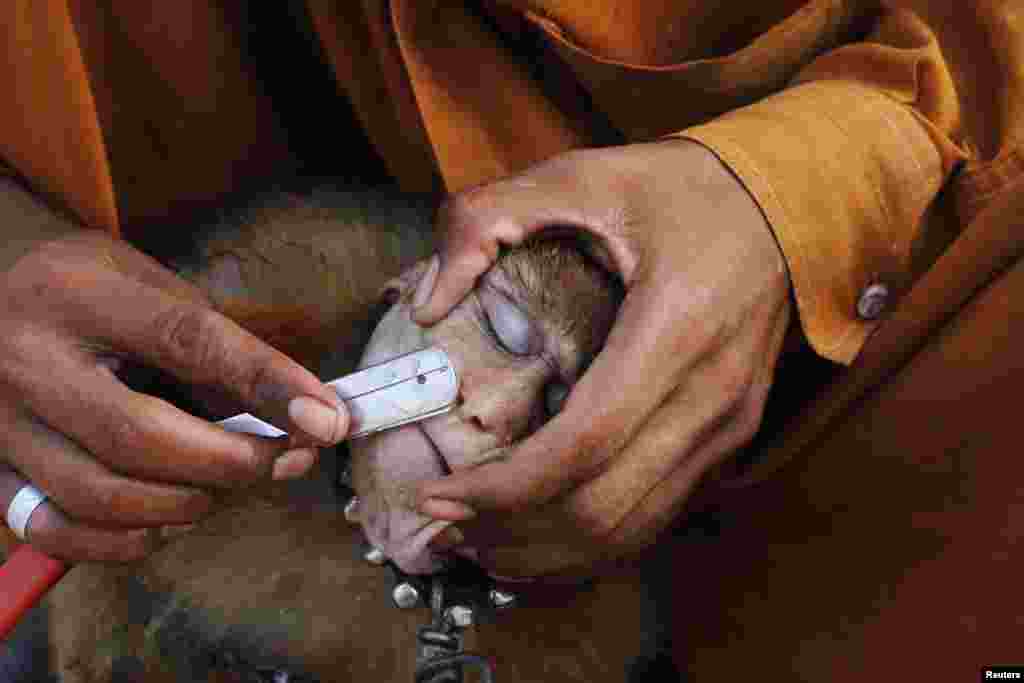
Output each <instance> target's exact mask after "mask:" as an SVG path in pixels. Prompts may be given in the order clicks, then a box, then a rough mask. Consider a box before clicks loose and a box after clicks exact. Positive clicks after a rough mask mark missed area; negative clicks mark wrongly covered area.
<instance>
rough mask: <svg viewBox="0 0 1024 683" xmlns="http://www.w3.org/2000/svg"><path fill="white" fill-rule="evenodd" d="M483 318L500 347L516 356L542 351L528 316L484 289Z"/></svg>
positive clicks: (515, 306)
mask: <svg viewBox="0 0 1024 683" xmlns="http://www.w3.org/2000/svg"><path fill="white" fill-rule="evenodd" d="M480 303H481V308H482V309H483V318H484V322H485V325H486V327H488V328H489V329H488V332H489V333H490V334H491V335H492V336H493V337H494V339H495V340H496V341H497V342H498V344H499V345H500V346H501V348H502V349H503V350H505V351H507V352H509V353H511V354H512V355H514V356H528V355H531V354H535V353H537V352H538V351H539V348H538V347H539V345H540V340H539V339H538V338H537V337H538V335H537V332H536V331H535V330H534V326H533V322H532V321H531V320H530V318H529V316H528V315H526V313H525V312H523V310H522V309H521V308H519V306H517V305H516V304H515V303H513V302H512V301H511V300H510V299H509V298H508V297H507V296H505V295H504V294H502V293H499V292H496V291H493V290H492V289H491V288H485V289H483V290H482V291H481V292H480Z"/></svg>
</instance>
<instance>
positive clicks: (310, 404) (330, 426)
mask: <svg viewBox="0 0 1024 683" xmlns="http://www.w3.org/2000/svg"><path fill="white" fill-rule="evenodd" d="M288 417H290V418H291V419H292V421H293V422H294V423H295V424H297V425H298V426H299V428H300V429H302V431H304V432H306V433H307V434H309V435H310V436H313V437H316V438H317V439H320V440H321V441H323V442H324V443H326V444H331V445H333V444H336V443H338V442H339V441H341V438H342V437H343V436H344V434H343V433H342V429H341V414H340V413H339V412H338V411H337V410H336V409H334V408H332V407H331V406H328V405H327V404H325V403H321V402H320V401H318V400H317V399H315V398H311V397H309V396H299V397H297V398H293V399H292V400H291V401H290V402H289V403H288Z"/></svg>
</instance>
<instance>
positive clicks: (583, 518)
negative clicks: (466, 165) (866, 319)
mask: <svg viewBox="0 0 1024 683" xmlns="http://www.w3.org/2000/svg"><path fill="white" fill-rule="evenodd" d="M439 227H440V229H441V230H442V232H443V233H444V234H445V236H446V240H445V247H444V250H443V253H442V267H441V270H440V273H439V275H438V276H437V279H436V283H430V282H428V281H426V280H429V279H430V278H425V281H424V283H423V289H424V290H427V288H429V287H431V285H433V293H432V296H431V298H430V299H429V300H428V301H427V303H426V304H425V305H424V306H423V307H422V308H420V309H418V311H417V320H418V322H420V323H421V324H430V323H432V322H435V321H437V320H438V319H439V318H440V317H442V316H443V315H444V314H445V313H446V312H447V311H448V310H449V309H450V308H451V307H452V306H454V305H455V304H456V303H457V302H458V301H459V300H460V299H462V297H464V296H465V295H466V294H467V293H468V292H469V291H470V289H471V288H472V286H473V283H474V281H475V279H476V278H477V277H478V276H479V275H481V274H482V273H483V272H485V271H486V270H487V269H488V268H489V267H490V266H491V264H493V263H494V261H495V259H496V257H497V255H498V250H499V246H500V245H515V244H519V243H520V242H522V241H523V240H524V239H525V238H526V237H528V236H529V235H531V234H534V233H537V232H538V231H542V230H546V229H551V228H559V229H565V228H567V227H568V228H573V229H575V230H576V231H577V232H579V233H581V234H584V235H586V236H588V237H590V238H592V242H593V251H594V254H595V256H597V257H598V258H599V259H600V260H601V261H602V262H604V263H605V264H606V265H607V266H608V267H609V268H611V269H613V270H614V271H615V272H617V273H618V274H619V275H620V276H621V277H622V279H623V281H624V283H625V285H626V287H627V295H626V299H625V301H624V303H623V306H622V309H621V310H620V312H619V316H618V319H617V321H616V324H615V326H614V328H613V330H612V332H611V334H610V335H609V337H608V340H607V343H606V345H605V347H604V350H603V351H602V352H601V354H600V355H599V356H598V358H597V359H596V360H595V362H594V363H593V365H592V366H591V368H590V369H589V370H588V371H587V372H586V374H585V375H584V376H583V377H582V378H581V379H580V381H579V382H578V383H577V385H576V386H575V387H574V388H573V390H572V393H571V395H570V396H569V399H568V401H567V402H566V403H565V405H564V408H563V409H562V412H561V413H560V414H559V415H558V416H556V417H555V418H554V419H552V420H551V421H550V422H549V423H548V424H547V425H545V426H544V427H543V428H542V429H541V430H540V431H538V432H537V433H536V434H535V435H533V436H531V437H530V438H529V439H527V440H526V441H524V442H523V443H522V444H520V445H519V446H518V447H517V448H516V449H515V450H514V451H513V452H512V454H511V455H510V456H509V457H508V458H507V459H506V460H504V461H502V462H497V463H494V464H488V465H484V466H482V467H479V468H477V469H475V470H468V471H465V472H461V473H459V474H456V475H452V476H448V477H445V478H443V479H441V480H435V481H431V482H427V483H425V484H423V485H422V487H421V489H420V491H419V500H420V507H421V510H422V511H423V512H424V513H425V514H427V515H431V516H434V517H437V518H443V519H450V520H455V521H460V522H461V524H460V525H459V526H460V528H461V529H462V531H463V533H464V535H465V539H466V540H465V544H464V547H469V548H475V550H476V552H477V553H478V554H479V558H480V561H481V563H482V564H483V565H484V566H485V567H487V568H488V569H490V570H491V571H492V572H493V573H495V574H498V575H503V576H506V577H524V576H537V575H543V574H548V575H552V574H580V573H584V574H586V573H589V572H592V571H593V570H594V569H596V568H597V567H598V566H599V565H602V564H604V563H606V562H608V561H611V560H614V559H616V558H618V557H619V556H621V555H623V554H625V553H627V552H631V551H634V550H638V549H640V548H642V547H643V546H645V545H647V544H649V543H651V542H652V541H653V540H654V538H655V536H656V534H657V532H659V531H660V530H662V529H663V528H665V527H666V526H667V525H668V523H669V522H670V521H671V519H672V518H673V516H674V515H675V514H676V513H677V512H678V511H679V509H680V507H681V505H682V503H683V502H684V500H685V498H686V496H687V494H688V492H689V491H690V490H691V489H692V488H693V486H694V485H695V484H696V483H697V481H698V480H699V478H700V476H701V475H702V473H704V472H705V471H707V470H708V469H709V468H710V467H711V466H712V465H714V464H715V463H716V462H718V461H719V460H720V459H722V458H723V457H724V456H726V455H727V454H729V453H730V452H731V451H734V450H735V449H737V448H738V447H740V446H742V445H743V444H744V443H746V442H747V441H749V440H750V439H751V438H752V436H753V435H754V433H755V431H756V430H757V428H758V426H759V424H760V420H761V414H762V408H763V405H764V401H765V397H766V394H767V392H768V388H769V386H770V384H771V381H772V374H773V371H774V367H775V361H776V358H777V356H778V354H779V351H780V348H781V345H782V341H783V338H784V336H785V332H786V329H787V326H788V323H789V320H790V307H791V304H790V301H789V296H788V290H789V280H788V276H787V272H786V268H785V263H784V261H783V258H782V255H781V252H780V251H779V249H778V247H777V245H776V244H775V240H774V237H773V235H772V233H771V231H770V229H769V226H768V224H767V223H766V221H765V219H764V218H763V216H762V215H761V213H760V210H759V209H758V207H757V205H756V204H755V203H754V201H753V199H752V198H751V197H750V195H749V194H747V192H746V190H745V189H744V188H743V187H742V186H741V185H740V183H739V181H738V180H737V179H736V178H735V177H734V176H733V175H732V174H731V173H730V171H729V170H728V169H727V168H726V167H725V166H724V165H723V164H722V163H721V162H720V161H718V159H717V158H716V157H715V156H714V155H713V154H711V152H709V151H708V150H707V149H705V148H704V147H702V146H700V145H698V144H696V143H692V142H689V141H684V140H668V141H663V142H658V143H652V144H643V145H630V146H625V147H618V148H608V149H601V150H586V151H578V152H571V153H569V154H565V155H563V156H560V157H556V158H554V159H552V160H549V161H547V162H544V163H541V164H539V165H537V166H535V167H533V168H531V169H528V170H527V171H526V172H524V173H522V174H520V175H518V176H514V177H511V178H508V179H505V180H502V181H499V182H496V183H494V184H491V185H487V186H483V187H479V188H475V189H473V190H470V191H467V192H464V193H462V194H461V195H458V196H456V197H454V198H453V199H452V200H451V201H450V202H449V203H448V205H447V206H446V207H445V210H443V211H442V214H441V217H440V223H439ZM425 294H426V291H424V292H423V293H422V295H421V297H419V300H422V296H425ZM473 514H475V518H472V519H471V517H472V516H473ZM455 536H456V537H457V534H455ZM451 537H452V535H449V538H451Z"/></svg>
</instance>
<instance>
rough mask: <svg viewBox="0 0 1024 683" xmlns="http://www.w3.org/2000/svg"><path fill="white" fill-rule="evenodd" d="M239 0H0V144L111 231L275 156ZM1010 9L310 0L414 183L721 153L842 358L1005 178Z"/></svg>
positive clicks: (8, 156)
mask: <svg viewBox="0 0 1024 683" xmlns="http://www.w3.org/2000/svg"><path fill="white" fill-rule="evenodd" d="M241 5H242V3H237V2H224V3H217V7H216V8H213V7H211V3H204V2H199V1H198V0H181V1H180V2H175V3H156V4H152V5H151V4H150V3H136V2H132V1H130V0H113V1H112V2H109V3H104V7H103V8H97V7H96V3H89V2H85V1H84V0H10V1H9V2H7V3H4V4H3V7H2V8H0V51H2V53H0V55H2V59H0V79H2V80H0V83H3V85H4V86H5V87H4V91H5V92H7V93H9V97H8V98H7V102H6V104H5V105H3V106H0V158H2V159H4V160H5V161H6V162H7V163H8V164H9V165H10V166H12V167H13V168H15V169H16V170H17V171H18V172H19V173H20V174H21V175H22V176H23V177H25V178H26V179H28V180H29V182H31V183H32V184H33V185H34V186H35V187H37V188H38V189H39V190H40V191H43V192H47V193H49V194H52V195H55V196H57V197H58V198H59V199H61V200H62V201H63V202H64V203H65V204H66V205H67V206H68V207H69V208H71V209H72V210H73V211H74V212H75V213H76V214H77V215H78V216H79V217H80V218H81V219H82V220H83V222H85V223H87V224H90V225H94V226H101V227H106V228H107V229H111V230H116V229H117V226H118V224H119V221H123V220H126V217H131V218H135V217H140V216H141V217H145V216H146V215H155V214H157V213H159V212H160V211H162V210H165V209H167V207H171V206H173V205H175V203H176V202H181V201H184V200H190V199H198V198H203V197H209V196H215V195H216V194H217V193H219V192H223V191H224V190H226V189H228V188H230V187H231V186H232V185H233V184H235V183H237V181H238V178H240V177H244V176H246V175H258V174H260V173H267V172H269V171H270V170H271V169H273V168H275V167H276V166H277V165H279V164H282V163H284V161H285V160H287V158H288V150H287V149H286V146H285V143H284V138H283V136H282V135H280V130H279V129H280V124H279V122H278V121H277V119H276V116H275V112H274V106H273V102H271V101H270V100H269V98H267V97H266V95H265V94H264V93H263V92H262V91H261V88H260V80H259V75H258V74H253V73H251V70H250V69H248V68H247V65H246V64H245V58H244V51H243V50H242V48H241V47H240V43H241V39H240V38H239V36H240V35H241V33H242V30H243V29H244V27H243V26H240V25H239V23H238V21H237V17H238V16H240V15H239V14H238V11H239V10H238V8H239V7H240V6H241ZM1018 5H1019V3H1016V2H1008V1H1002V2H998V1H996V0H972V1H966V0H965V1H963V2H949V1H948V0H902V1H900V2H890V3H879V2H869V1H866V0H864V1H859V0H810V1H808V2H799V1H798V0H773V1H766V2H758V3H749V2H741V1H739V0H736V1H734V2H729V3H726V2H717V3H710V2H698V1H697V0H689V1H684V2H669V1H667V0H660V1H655V2H644V3H637V2H630V1H627V0H596V1H594V2H565V1H561V2H559V1H555V0H547V1H544V0H536V1H532V2H526V1H521V0H509V1H506V2H499V1H497V0H493V1H492V0H482V1H481V2H444V1H438V0H433V1H416V2H414V1H412V0H392V2H391V3H390V4H389V3H385V2H378V1H372V0H363V1H362V2H336V1H334V0H308V9H309V14H310V16H311V18H312V22H313V25H314V26H315V27H316V31H317V33H318V34H319V37H320V40H321V41H322V44H323V47H324V49H325V52H326V54H327V55H328V57H329V60H330V62H331V64H332V66H333V67H334V70H335V74H336V76H337V82H338V85H339V87H340V89H341V90H342V91H343V92H344V93H345V94H346V95H347V96H348V97H349V98H350V100H351V101H352V103H353V105H354V107H355V110H356V112H357V115H358V116H359V119H360V121H361V122H362V124H363V126H364V128H365V129H366V131H367V134H368V135H369V137H370V139H371V140H372V141H373V143H374V145H375V146H376V147H377V149H378V150H379V151H380V153H381V155H382V156H383V157H384V159H385V161H386V162H387V164H388V165H389V168H390V170H391V171H392V172H393V173H394V175H395V176H396V177H397V178H398V179H399V181H400V182H401V183H402V184H403V185H404V186H405V187H407V188H410V189H428V188H436V187H437V186H438V185H439V184H441V185H443V187H444V188H445V189H447V190H449V191H456V190H459V189H461V188H463V187H466V186H468V185H472V184H476V183H480V182H486V181H488V180H491V179H494V178H496V177H500V176H502V175H505V174H507V173H511V172H515V171H518V170H521V169H523V168H525V167H526V166H528V165H530V164H531V163H533V162H535V161H538V160H540V159H543V158H545V157H547V156H550V155H552V154H556V153H558V152H560V151H564V150H566V149H570V148H573V147H578V146H583V145H593V144H611V143H616V142H632V141H641V140H652V139H657V138H660V137H663V136H669V135H683V136H686V137H689V138H692V139H695V140H698V141H700V142H701V143H703V144H705V145H707V146H708V147H710V148H711V149H713V150H714V151H715V152H716V153H717V154H718V155H719V157H720V158H721V159H722V160H723V161H724V162H725V163H726V164H727V165H728V166H729V167H730V168H731V169H732V170H733V171H734V172H735V173H736V175H737V176H738V177H739V178H740V179H741V180H742V182H743V183H744V184H745V185H746V187H747V188H748V189H749V191H750V192H751V193H752V194H753V195H754V197H755V198H756V200H757V201H758V202H759V204H760V206H761V207H762V209H763V211H764V213H765V215H766V216H767V218H768V220H769V221H770V223H771V225H772V228H773V230H774V231H775V234H776V236H777V238H778V240H779V243H780V245H781V246H782V249H783V252H784V254H785V257H786V260H787V263H788V265H789V267H790V271H791V274H792V280H793V283H794V289H795V295H796V300H797V304H798V309H799V313H800V318H801V321H802V324H803V328H804V331H805V332H806V335H807V337H808V339H809V340H810V342H811V344H812V345H813V346H814V348H815V349H816V350H817V351H818V352H819V353H821V354H823V355H825V356H827V357H829V358H832V359H834V360H837V361H841V362H849V361H850V360H851V359H853V358H854V357H855V355H856V354H857V353H858V351H859V349H860V348H861V347H862V345H863V344H864V341H865V339H866V337H867V336H868V335H869V334H870V333H871V331H872V330H873V329H874V328H875V326H876V325H877V320H872V319H867V318H865V317H863V316H861V315H858V311H857V303H858V300H859V298H860V297H861V295H862V294H863V293H864V292H865V291H866V289H867V288H868V287H869V286H871V285H872V284H882V285H884V286H885V287H886V288H888V290H889V291H890V293H891V297H892V298H898V297H899V295H900V294H901V293H902V292H904V291H906V289H907V288H908V287H909V285H910V284H911V283H912V282H913V281H914V279H915V278H916V277H917V275H918V274H919V273H920V272H921V271H922V270H923V269H924V268H926V267H927V266H928V265H929V264H930V263H931V261H932V260H933V259H934V257H935V256H936V255H937V254H938V253H939V252H940V251H941V249H942V248H943V247H944V246H945V244H947V243H948V241H949V240H950V239H952V238H953V237H954V236H955V234H956V232H957V230H958V229H959V227H960V226H962V225H963V224H965V223H966V221H968V220H969V219H970V218H971V217H973V215H975V214H976V212H977V211H978V209H979V208H980V207H981V206H982V205H984V204H985V203H986V202H988V201H989V200H990V199H991V197H992V196H994V195H995V194H998V192H999V191H1000V190H1001V189H1002V188H1004V187H1006V185H1007V184H1008V183H1009V182H1010V181H1012V180H1013V179H1014V178H1017V177H1018V176H1019V173H1018V170H1017V169H1018V167H1019V165H1020V164H1019V162H1018V159H1019V153H1018V149H1019V144H1018V142H1017V141H1018V140H1019V139H1020V137H1021V136H1020V134H1019V133H1018V131H1017V129H1018V128H1019V127H1021V126H1022V125H1024V117H1022V116H1021V111H1020V109H1021V105H1022V103H1024V95H1022V93H1021V74H1022V73H1024V69H1022V64H1024V62H1022V61H1021V57H1020V51H1021V47H1022V38H1021V26H1020V18H1019V16H1018V15H1019V13H1018V12H1017V11H1016V10H1017V6H1018ZM523 46H532V47H533V48H534V49H525V48H524V47H523ZM536 48H540V49H536ZM323 136H324V140H325V144H330V141H331V139H332V131H330V130H325V131H323ZM341 153H342V151H341V150H339V158H340V156H341ZM963 162H966V164H965V165H964V164H963ZM954 172H956V173H954ZM951 179H952V180H951ZM944 188H946V189H947V190H948V191H947V192H944V193H940V191H941V190H943V189H944Z"/></svg>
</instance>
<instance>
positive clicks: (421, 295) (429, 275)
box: [412, 254, 441, 308]
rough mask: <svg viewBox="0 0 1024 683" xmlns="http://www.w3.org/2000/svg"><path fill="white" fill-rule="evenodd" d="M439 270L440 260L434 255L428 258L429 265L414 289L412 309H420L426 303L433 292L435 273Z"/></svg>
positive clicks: (435, 280)
mask: <svg viewBox="0 0 1024 683" xmlns="http://www.w3.org/2000/svg"><path fill="white" fill-rule="evenodd" d="M440 270H441V258H440V257H439V256H438V255H437V254H434V255H433V256H431V257H430V265H429V266H427V272H426V273H424V275H423V278H422V279H421V280H420V284H419V285H418V286H417V287H416V295H415V296H413V298H412V307H413V308H420V307H421V306H423V304H425V303H427V301H428V300H429V299H430V295H431V294H432V293H433V292H434V283H435V282H437V273H438V271H440Z"/></svg>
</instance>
